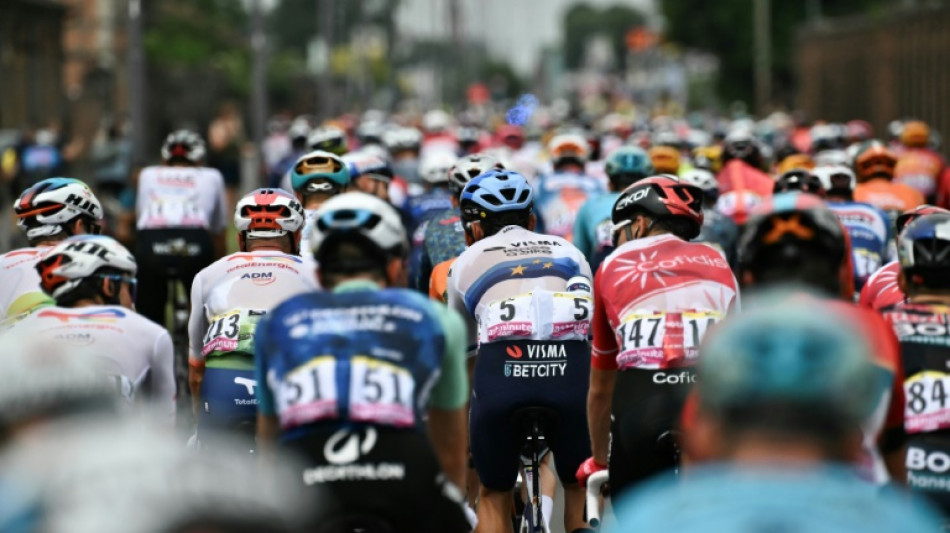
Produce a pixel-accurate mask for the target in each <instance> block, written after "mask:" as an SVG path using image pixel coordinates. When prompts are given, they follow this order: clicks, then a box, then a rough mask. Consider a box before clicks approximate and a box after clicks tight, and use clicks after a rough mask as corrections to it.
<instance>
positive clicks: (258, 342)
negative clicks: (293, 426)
mask: <svg viewBox="0 0 950 533" xmlns="http://www.w3.org/2000/svg"><path fill="white" fill-rule="evenodd" d="M270 323H271V315H270V314H267V315H265V316H264V318H262V319H261V322H260V324H258V326H257V330H256V331H255V333H254V379H256V380H257V387H256V388H255V396H256V397H257V412H258V413H260V414H262V415H264V416H277V408H276V405H275V402H274V392H273V391H272V390H271V388H270V384H269V383H268V382H267V372H268V369H269V363H270V361H268V355H269V353H270V352H271V350H270Z"/></svg>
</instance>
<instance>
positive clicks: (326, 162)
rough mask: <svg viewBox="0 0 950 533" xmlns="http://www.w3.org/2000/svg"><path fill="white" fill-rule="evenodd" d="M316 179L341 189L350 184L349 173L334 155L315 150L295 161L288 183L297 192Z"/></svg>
mask: <svg viewBox="0 0 950 533" xmlns="http://www.w3.org/2000/svg"><path fill="white" fill-rule="evenodd" d="M317 179H324V180H327V181H329V182H331V183H332V184H333V185H335V186H336V187H337V188H342V187H345V186H347V185H349V183H350V171H349V170H348V169H347V167H346V163H344V162H343V160H342V159H340V157H339V156H337V155H336V154H331V153H330V152H324V151H321V150H315V151H313V152H310V153H307V154H304V155H303V156H301V157H300V159H297V162H296V163H295V164H294V168H293V169H291V171H290V181H291V186H292V187H293V188H294V190H295V191H299V190H302V189H303V188H304V187H306V185H307V184H308V183H309V182H311V181H312V180H317Z"/></svg>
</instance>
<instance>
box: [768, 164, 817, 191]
mask: <svg viewBox="0 0 950 533" xmlns="http://www.w3.org/2000/svg"><path fill="white" fill-rule="evenodd" d="M790 191H799V192H806V193H809V194H814V195H815V196H821V197H824V196H825V187H824V185H823V184H822V182H821V180H819V179H818V177H817V176H815V175H813V174H812V173H811V172H809V171H808V170H805V169H803V168H796V169H792V170H789V171H787V172H784V173H782V174H781V175H780V176H779V177H778V178H776V179H775V186H774V187H773V188H772V194H778V193H782V192H790Z"/></svg>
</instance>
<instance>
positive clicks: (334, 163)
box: [290, 150, 350, 255]
mask: <svg viewBox="0 0 950 533" xmlns="http://www.w3.org/2000/svg"><path fill="white" fill-rule="evenodd" d="M290 184H291V187H292V189H293V193H294V195H296V196H297V200H299V201H300V203H301V204H303V209H304V216H305V222H304V228H303V239H302V242H301V243H300V248H301V249H302V250H309V249H310V243H309V242H307V238H308V235H310V233H312V231H313V220H314V218H313V216H314V213H316V212H317V209H319V208H320V206H321V205H323V203H324V202H326V201H327V200H329V199H330V198H332V197H334V196H336V195H338V194H340V193H342V192H344V191H346V189H347V187H348V186H349V185H350V171H349V169H348V168H347V166H346V163H344V162H343V159H341V158H340V157H339V156H337V155H336V154H331V153H330V152H324V151H322V150H315V151H313V152H310V153H307V154H304V155H303V156H301V157H300V159H298V160H297V163H295V164H294V167H293V168H292V169H290ZM307 255H309V254H307Z"/></svg>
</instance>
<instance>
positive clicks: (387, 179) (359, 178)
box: [343, 151, 393, 202]
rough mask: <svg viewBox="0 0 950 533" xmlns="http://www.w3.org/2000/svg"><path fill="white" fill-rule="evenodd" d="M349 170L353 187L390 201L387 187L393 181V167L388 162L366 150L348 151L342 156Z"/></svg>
mask: <svg viewBox="0 0 950 533" xmlns="http://www.w3.org/2000/svg"><path fill="white" fill-rule="evenodd" d="M343 161H344V162H346V165H347V167H348V168H349V170H350V183H351V184H352V185H353V189H354V190H357V191H363V192H365V193H367V194H372V195H373V196H375V197H377V198H379V199H381V200H384V201H386V202H389V201H390V198H389V187H390V184H392V181H393V169H392V167H391V166H390V165H389V162H388V161H386V160H385V159H383V158H382V157H379V156H376V155H373V154H371V153H368V151H366V152H364V151H358V152H350V153H348V154H346V155H345V156H343Z"/></svg>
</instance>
